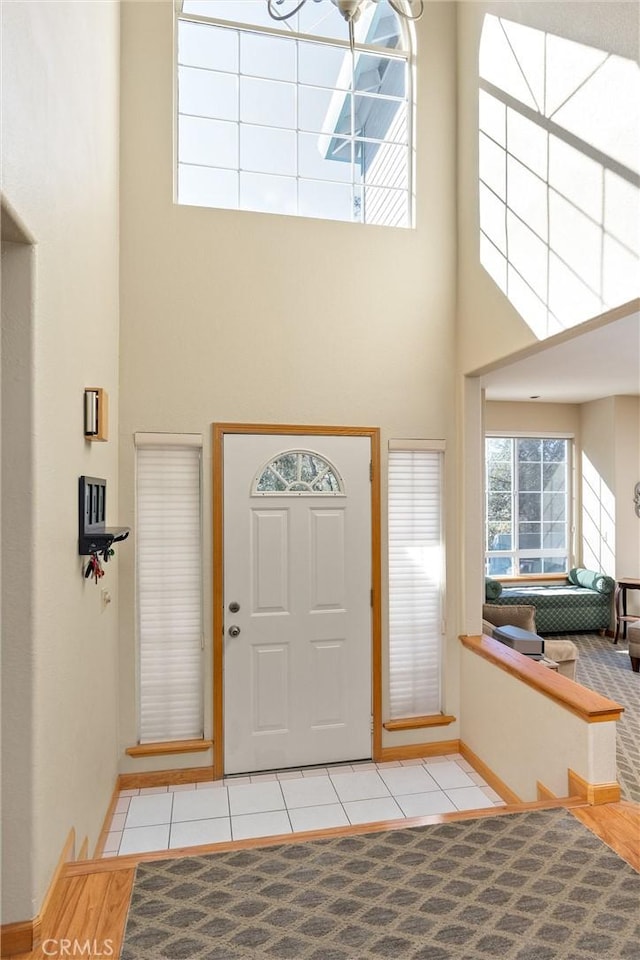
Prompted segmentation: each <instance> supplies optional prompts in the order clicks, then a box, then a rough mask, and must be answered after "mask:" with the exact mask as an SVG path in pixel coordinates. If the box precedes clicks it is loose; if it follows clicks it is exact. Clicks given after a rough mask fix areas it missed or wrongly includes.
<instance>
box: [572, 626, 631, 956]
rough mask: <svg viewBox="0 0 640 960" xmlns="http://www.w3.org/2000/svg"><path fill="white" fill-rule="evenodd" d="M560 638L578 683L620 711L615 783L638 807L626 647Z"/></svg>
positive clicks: (584, 637)
mask: <svg viewBox="0 0 640 960" xmlns="http://www.w3.org/2000/svg"><path fill="white" fill-rule="evenodd" d="M560 637H562V638H563V639H565V640H573V642H574V643H575V644H576V646H577V647H578V651H579V656H578V665H577V669H576V680H577V681H578V683H581V684H582V685H583V686H585V687H589V688H590V689H591V690H597V692H598V693H602V694H604V695H605V696H606V697H610V698H611V699H612V700H616V701H617V702H618V703H619V704H621V705H622V706H623V707H624V713H623V714H622V717H621V719H620V721H619V722H618V726H617V733H616V741H617V742H616V746H617V754H618V758H617V759H618V781H619V783H620V790H621V794H622V798H623V799H624V800H633V801H634V802H635V803H640V673H633V671H632V670H631V661H630V659H629V645H628V643H627V641H626V640H619V641H618V643H617V644H616V645H615V646H614V644H613V642H612V641H611V640H610V639H609V638H608V637H600V636H598V634H591V633H577V634H568V633H563V634H561V635H559V638H560ZM638 956H639V957H640V949H639V950H638Z"/></svg>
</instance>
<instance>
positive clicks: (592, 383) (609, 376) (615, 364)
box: [472, 301, 640, 403]
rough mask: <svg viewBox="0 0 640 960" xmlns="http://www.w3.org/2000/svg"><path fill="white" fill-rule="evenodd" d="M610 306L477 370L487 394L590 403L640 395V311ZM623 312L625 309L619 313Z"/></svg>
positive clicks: (500, 397) (495, 397)
mask: <svg viewBox="0 0 640 960" xmlns="http://www.w3.org/2000/svg"><path fill="white" fill-rule="evenodd" d="M638 306H639V304H638V301H634V302H633V303H632V304H629V305H628V307H629V312H626V311H624V310H616V311H611V313H610V314H609V315H608V316H611V315H612V314H615V316H612V317H611V319H607V318H598V319H596V320H595V321H592V322H589V323H586V324H581V326H580V327H577V328H576V327H574V328H573V329H571V330H566V331H564V332H563V333H561V334H558V335H557V336H555V337H550V338H549V339H548V340H544V341H542V342H540V343H537V344H535V345H534V346H532V347H527V348H526V349H524V350H520V351H519V352H518V353H515V354H512V355H511V357H510V358H508V360H501V361H499V362H498V363H494V364H489V365H488V366H486V367H482V368H480V369H479V370H475V371H473V374H472V375H473V376H479V377H480V378H481V382H482V385H483V386H484V387H485V390H486V398H487V400H527V401H528V400H531V399H532V398H533V397H536V398H538V402H539V403H587V402H588V401H590V400H598V399H600V398H602V397H611V396H621V395H635V396H637V395H640V313H639V312H638ZM621 314H623V315H621Z"/></svg>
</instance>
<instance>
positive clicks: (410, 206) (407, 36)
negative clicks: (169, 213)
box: [173, 0, 416, 229]
mask: <svg viewBox="0 0 640 960" xmlns="http://www.w3.org/2000/svg"><path fill="white" fill-rule="evenodd" d="M327 2H328V0H327ZM265 3H266V0H265ZM182 6H183V4H182V0H174V57H173V64H174V71H173V73H174V91H173V99H174V111H173V202H174V203H175V204H177V205H180V201H179V197H178V166H179V156H178V154H179V150H178V126H179V116H180V114H179V92H178V72H179V59H178V26H179V21H181V20H182V21H187V22H190V23H203V24H211V25H213V26H219V27H229V28H232V29H235V30H238V31H240V32H245V33H254V34H257V35H262V36H273V37H276V38H283V39H286V40H292V39H295V40H301V41H307V42H311V43H313V42H315V43H318V44H320V45H323V46H334V47H338V48H340V49H343V50H345V51H348V50H349V41H348V37H347V26H346V23H345V39H344V40H341V39H338V38H335V37H323V36H321V35H319V34H306V33H298V32H296V31H293V30H291V29H290V28H288V27H287V26H286V25H284V26H278V25H277V21H275V20H274V26H273V27H270V26H264V25H260V26H258V25H252V24H250V23H241V22H237V21H231V20H220V19H216V18H215V17H207V16H204V15H197V14H193V13H184V12H183V10H182ZM396 16H397V14H396ZM398 20H399V22H400V27H401V37H402V39H403V46H402V47H395V48H386V47H382V46H376V45H371V44H365V43H354V47H353V49H354V51H355V52H356V53H369V54H373V55H377V56H384V57H387V58H389V59H397V60H402V61H404V62H405V63H406V102H407V145H406V148H407V186H406V196H407V222H406V224H403V225H402V227H401V229H413V228H414V227H415V225H416V195H415V175H416V148H415V127H416V111H415V89H416V76H415V74H416V56H415V46H416V41H415V28H414V26H413V24H412V23H410V22H407V21H405V20H404V19H403V18H400V17H398ZM238 75H239V76H240V77H241V76H243V74H242V73H241V72H239V74H238ZM256 79H260V78H259V77H256ZM296 86H297V81H296ZM327 89H330V88H327ZM274 129H278V128H274ZM296 132H298V131H296ZM358 139H362V140H363V141H366V140H367V138H366V137H364V138H358ZM375 142H377V141H375ZM386 142H387V141H381V143H382V144H385V143H386ZM238 169H239V168H238ZM299 178H300V177H299V173H298V174H296V177H295V179H296V180H298V179H299ZM329 182H333V181H329ZM383 188H384V187H383ZM389 189H393V188H391V187H390V188H389ZM201 206H206V205H204V204H201ZM208 209H231V210H243V209H244V208H242V207H240V205H238V206H237V207H226V208H218V207H210V208H208ZM289 215H291V214H289ZM294 216H300V217H304V216H305V215H304V214H300V213H296V214H294ZM311 219H316V218H315V217H312V218H311ZM317 219H329V218H324V217H318V218H317ZM331 222H348V223H354V224H358V225H360V226H388V225H387V224H379V223H375V222H374V223H369V224H367V223H366V222H365V221H364V220H362V221H358V220H348V221H340V220H338V219H336V220H335V221H334V219H333V218H331Z"/></svg>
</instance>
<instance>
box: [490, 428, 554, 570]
mask: <svg viewBox="0 0 640 960" xmlns="http://www.w3.org/2000/svg"><path fill="white" fill-rule="evenodd" d="M569 458H570V441H569V440H568V439H567V438H566V437H501V436H493V437H487V438H486V446H485V464H486V483H485V495H486V508H485V516H486V538H485V550H486V574H487V576H491V577H500V576H505V577H506V576H525V575H527V574H545V573H565V572H566V571H567V570H568V569H569V559H570V530H571V525H570V497H569V491H570V459H569Z"/></svg>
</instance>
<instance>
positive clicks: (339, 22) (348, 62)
mask: <svg viewBox="0 0 640 960" xmlns="http://www.w3.org/2000/svg"><path fill="white" fill-rule="evenodd" d="M294 6H295V4H293V3H292V2H291V0H284V4H283V6H282V12H285V11H287V10H289V9H293V7H294ZM275 9H276V10H278V12H281V10H280V8H279V7H275ZM177 10H178V15H177V30H176V38H177V46H176V57H177V67H176V80H177V97H176V100H177V112H178V116H177V182H176V192H177V202H178V203H179V204H188V205H196V206H203V207H219V208H228V209H233V210H253V211H258V212H265V213H280V214H288V215H291V216H302V217H318V218H322V219H326V220H347V221H352V222H359V223H365V224H379V225H385V226H399V227H408V226H410V225H411V210H412V200H411V198H412V187H411V169H412V144H411V135H412V110H411V104H412V99H413V98H412V95H411V83H412V71H411V70H410V49H409V29H410V28H409V27H408V26H407V25H406V24H405V23H404V22H403V21H402V22H401V20H400V18H399V17H398V16H397V15H396V13H395V12H394V10H393V9H392V7H390V6H389V4H388V2H387V0H380V2H378V3H372V4H367V5H366V6H365V7H364V9H363V12H362V14H361V16H360V18H359V19H358V21H357V22H356V24H355V40H354V48H353V50H351V48H350V46H349V39H348V28H347V24H346V23H345V21H344V19H343V17H342V16H341V14H340V11H339V10H338V8H337V7H336V6H335V5H334V4H333V3H331V2H329V0H325V2H322V3H305V4H304V5H303V6H302V7H301V9H300V11H299V12H298V13H296V14H295V15H294V16H292V17H291V19H288V20H283V21H279V22H278V21H275V20H273V19H272V18H271V17H270V16H269V14H268V12H267V3H266V0H178V3H177Z"/></svg>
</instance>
